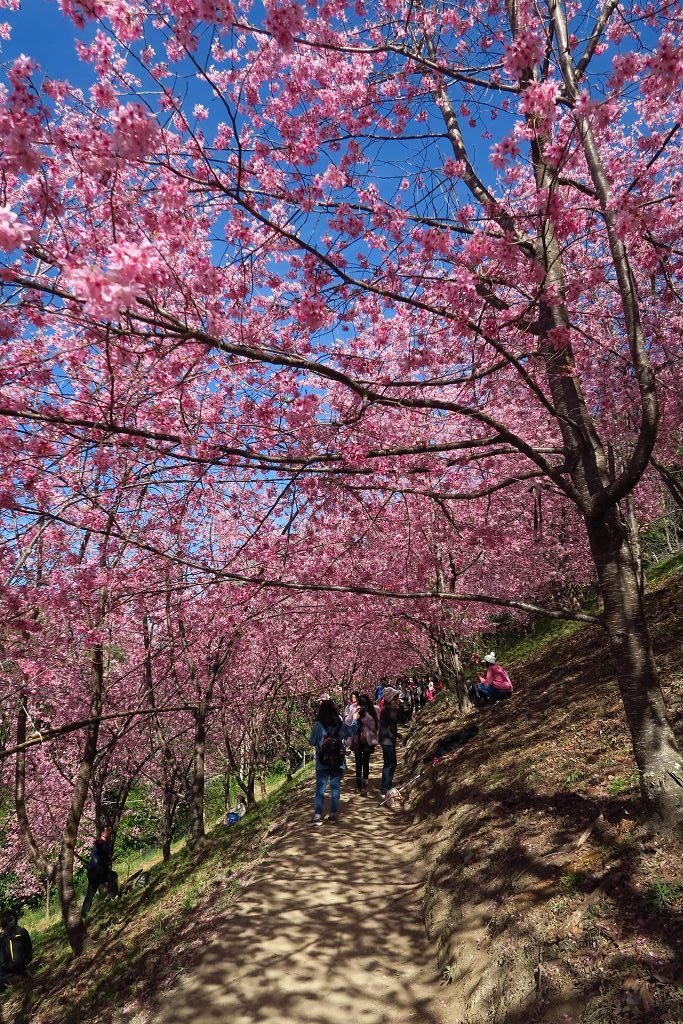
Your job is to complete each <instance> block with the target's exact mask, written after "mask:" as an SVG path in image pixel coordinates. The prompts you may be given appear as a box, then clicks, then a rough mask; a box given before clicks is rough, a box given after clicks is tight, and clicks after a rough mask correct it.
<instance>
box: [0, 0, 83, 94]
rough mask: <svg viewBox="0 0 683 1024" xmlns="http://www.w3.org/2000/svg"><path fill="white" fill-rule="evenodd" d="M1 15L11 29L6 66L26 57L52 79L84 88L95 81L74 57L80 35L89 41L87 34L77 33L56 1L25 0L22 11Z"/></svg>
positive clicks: (5, 57) (6, 52) (5, 56)
mask: <svg viewBox="0 0 683 1024" xmlns="http://www.w3.org/2000/svg"><path fill="white" fill-rule="evenodd" d="M2 13H3V14H4V15H5V18H6V19H7V21H9V23H10V25H11V26H12V38H11V39H10V41H9V42H7V43H3V47H2V53H3V63H4V61H5V60H7V58H10V59H13V58H14V57H16V56H18V55H19V54H20V53H25V54H26V56H27V57H33V58H35V60H37V61H38V63H39V64H40V66H41V68H42V70H43V71H44V72H45V73H46V74H48V75H50V76H51V77H53V78H68V80H69V81H70V82H71V83H72V84H74V85H81V86H84V85H88V84H89V83H90V82H91V81H92V74H91V72H90V69H89V68H88V67H87V66H86V65H85V64H84V63H83V62H82V61H80V60H78V59H77V58H76V56H75V53H74V41H75V39H76V37H77V35H81V37H82V38H86V36H87V32H86V33H78V32H77V29H76V27H75V26H74V24H73V22H72V21H71V20H70V19H69V18H66V17H65V16H64V15H63V14H62V12H61V11H60V9H59V7H58V5H57V3H56V2H55V0H23V2H22V7H21V10H19V11H12V12H9V11H3V12H2ZM3 20H4V19H3Z"/></svg>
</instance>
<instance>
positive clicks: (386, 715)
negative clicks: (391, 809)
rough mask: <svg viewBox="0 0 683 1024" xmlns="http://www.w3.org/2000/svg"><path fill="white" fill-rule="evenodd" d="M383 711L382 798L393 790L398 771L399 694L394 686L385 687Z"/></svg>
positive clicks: (380, 736) (381, 735)
mask: <svg viewBox="0 0 683 1024" xmlns="http://www.w3.org/2000/svg"><path fill="white" fill-rule="evenodd" d="M382 698H383V701H382V710H381V711H380V714H379V742H380V746H381V747H382V754H383V755H384V763H383V765H382V783H381V787H380V789H381V793H382V796H386V794H387V793H388V792H389V790H390V789H391V784H392V782H393V779H394V772H395V771H396V740H397V737H398V698H399V692H398V690H396V689H395V688H394V687H393V686H385V687H384V693H383V694H382Z"/></svg>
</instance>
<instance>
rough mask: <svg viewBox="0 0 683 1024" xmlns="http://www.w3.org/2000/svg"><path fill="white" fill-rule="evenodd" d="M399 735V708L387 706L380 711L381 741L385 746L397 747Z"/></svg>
mask: <svg viewBox="0 0 683 1024" xmlns="http://www.w3.org/2000/svg"><path fill="white" fill-rule="evenodd" d="M397 737H398V708H392V707H391V706H388V707H387V706H385V707H383V708H382V710H381V711H380V713H379V742H380V743H381V745H382V746H383V747H388V746H391V747H395V746H396V739H397Z"/></svg>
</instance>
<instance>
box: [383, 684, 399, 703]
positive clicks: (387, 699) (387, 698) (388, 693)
mask: <svg viewBox="0 0 683 1024" xmlns="http://www.w3.org/2000/svg"><path fill="white" fill-rule="evenodd" d="M382 696H383V697H384V703H385V704H391V702H392V700H393V699H394V697H398V696H400V695H399V692H398V690H396V689H394V687H393V686H385V687H384V689H383V690H382Z"/></svg>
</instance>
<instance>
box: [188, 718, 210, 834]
mask: <svg viewBox="0 0 683 1024" xmlns="http://www.w3.org/2000/svg"><path fill="white" fill-rule="evenodd" d="M206 710H207V709H206V701H205V700H201V701H200V702H199V704H198V706H197V709H196V710H195V714H194V717H195V728H194V744H193V748H192V786H191V788H190V821H191V829H190V842H191V844H192V845H193V846H198V845H201V844H202V843H203V842H204V840H205V838H206V830H205V828H204V783H205V758H206Z"/></svg>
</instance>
